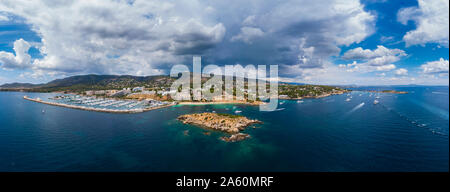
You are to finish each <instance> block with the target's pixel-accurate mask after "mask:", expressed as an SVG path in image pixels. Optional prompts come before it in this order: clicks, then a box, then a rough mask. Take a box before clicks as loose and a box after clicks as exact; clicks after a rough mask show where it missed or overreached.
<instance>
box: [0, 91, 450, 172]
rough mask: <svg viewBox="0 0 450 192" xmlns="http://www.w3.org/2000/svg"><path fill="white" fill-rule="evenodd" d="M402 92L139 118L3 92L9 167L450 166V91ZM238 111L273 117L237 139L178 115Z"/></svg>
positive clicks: (1, 166)
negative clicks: (233, 140)
mask: <svg viewBox="0 0 450 192" xmlns="http://www.w3.org/2000/svg"><path fill="white" fill-rule="evenodd" d="M360 89H368V88H360ZM370 89H374V88H370ZM379 89H382V88H379ZM389 89H392V88H389ZM395 89H396V90H405V91H408V92H410V93H409V94H404V95H401V94H388V93H386V94H377V95H379V96H380V99H378V100H379V101H380V103H379V104H378V105H374V104H373V100H374V99H375V98H374V97H375V95H372V96H371V97H370V96H369V95H370V93H367V92H358V91H354V92H352V93H351V95H352V99H351V101H348V102H346V101H345V99H346V98H347V97H349V96H347V95H336V96H330V97H326V98H321V99H307V100H305V101H304V102H303V103H297V102H296V101H282V102H284V103H283V104H281V105H280V106H279V108H280V110H278V111H274V112H260V111H259V110H258V107H254V106H242V105H238V106H236V107H235V108H234V109H233V105H205V106H174V107H169V108H164V109H159V110H154V111H149V112H145V113H138V114H109V113H99V112H90V111H82V110H75V109H68V108H62V107H56V106H49V105H44V104H40V103H35V102H31V101H27V100H24V99H23V98H22V97H23V96H24V95H28V96H31V97H41V98H45V97H49V96H50V95H51V94H42V93H20V92H0V171H448V170H449V169H448V163H449V136H448V135H449V103H448V102H449V95H448V94H449V88H448V87H396V88H395ZM360 94H361V96H360ZM42 110H45V113H42ZM235 110H241V111H243V112H242V113H241V114H242V115H245V116H248V117H250V118H255V119H258V120H261V121H263V122H264V124H262V125H257V126H256V127H255V128H247V130H246V131H245V132H247V133H249V134H250V135H251V136H252V138H250V139H248V140H244V141H241V142H237V143H226V142H223V141H221V140H219V139H218V138H219V137H220V136H222V135H223V133H219V132H214V131H213V132H212V134H211V135H209V136H207V135H204V134H203V132H205V131H207V130H204V129H201V128H198V127H195V126H191V125H183V124H182V123H180V122H178V121H177V120H176V117H177V116H179V115H181V114H187V113H194V112H205V111H216V112H223V113H233V111H235ZM185 130H189V133H188V135H185V133H184V132H185Z"/></svg>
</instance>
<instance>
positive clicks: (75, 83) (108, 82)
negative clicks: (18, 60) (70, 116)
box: [0, 75, 175, 92]
mask: <svg viewBox="0 0 450 192" xmlns="http://www.w3.org/2000/svg"><path fill="white" fill-rule="evenodd" d="M174 80H175V79H173V78H171V77H169V76H165V75H159V76H145V77H144V76H131V75H78V76H72V77H67V78H64V79H56V80H53V81H50V82H48V83H45V84H31V83H10V84H4V85H1V86H0V89H2V90H17V89H25V90H27V91H39V92H41V91H43V92H49V91H61V90H70V91H84V90H90V89H122V88H126V87H138V86H147V87H166V86H167V85H169V86H170V84H171V83H172V82H173V81H174Z"/></svg>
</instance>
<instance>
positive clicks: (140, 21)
mask: <svg viewBox="0 0 450 192" xmlns="http://www.w3.org/2000/svg"><path fill="white" fill-rule="evenodd" d="M249 10H252V11H249ZM0 12H5V13H7V14H10V15H12V16H14V17H16V16H17V17H19V18H22V19H23V21H24V22H25V23H27V24H29V25H30V26H31V29H32V30H33V31H34V32H36V34H37V35H38V36H39V37H40V38H41V42H42V44H41V46H40V50H41V53H42V55H43V58H39V59H36V60H35V61H34V62H33V70H42V71H46V72H59V73H67V74H85V73H101V74H132V75H137V74H138V75H154V74H161V73H167V72H168V69H169V68H170V66H171V65H174V64H178V63H186V61H189V60H191V56H192V55H194V54H195V55H203V56H206V57H207V58H209V59H210V61H211V62H216V64H219V65H221V64H233V62H242V63H243V64H250V63H253V64H286V65H297V64H298V63H299V60H300V59H303V58H305V59H307V63H305V64H304V65H301V66H300V67H307V68H308V69H310V68H322V67H323V66H322V64H323V63H324V62H322V61H323V60H328V59H329V57H330V56H334V55H338V54H339V51H340V49H339V46H342V45H350V44H353V43H359V42H361V41H362V40H364V39H365V38H366V37H367V36H369V35H371V34H372V33H373V32H374V24H375V16H374V15H372V14H371V13H370V12H367V11H365V10H364V5H363V4H361V3H360V2H359V1H358V0H349V1H345V2H343V1H340V0H327V1H326V2H322V3H320V4H318V3H317V2H312V1H307V0H302V1H299V0H288V1H273V2H265V3H264V4H260V3H258V6H256V5H255V2H252V1H238V0H235V1H233V0H232V1H190V0H178V1H162V0H152V1H147V0H146V1H144V0H135V1H121V0H118V1H117V0H110V1H106V0H91V1H45V0H41V1H39V0H36V1H27V0H2V1H1V2H0ZM233 37H234V41H224V39H233ZM238 40H241V41H244V42H247V43H246V44H245V45H240V44H239V42H238ZM250 42H251V44H250ZM302 42H303V46H300V44H301V43H302ZM236 44H239V45H236ZM309 49H313V50H314V51H313V55H306V54H307V53H308V51H309ZM299 58H300V59H299ZM261 61H265V62H267V63H262V62H261ZM303 61H306V60H303ZM221 62H222V63H221Z"/></svg>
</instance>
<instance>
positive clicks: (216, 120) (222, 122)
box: [177, 113, 262, 142]
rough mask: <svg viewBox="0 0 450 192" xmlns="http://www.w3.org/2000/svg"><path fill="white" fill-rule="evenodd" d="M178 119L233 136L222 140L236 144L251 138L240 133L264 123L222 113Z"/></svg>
mask: <svg viewBox="0 0 450 192" xmlns="http://www.w3.org/2000/svg"><path fill="white" fill-rule="evenodd" d="M177 119H178V120H180V121H181V122H182V123H184V124H192V125H197V126H201V127H206V128H209V129H214V130H218V131H222V132H226V133H229V134H232V135H231V136H230V137H221V138H220V139H222V140H223V141H226V142H235V141H240V140H243V139H246V138H249V137H250V136H249V135H248V134H245V133H240V131H242V130H244V129H245V128H246V127H247V126H249V125H252V124H256V123H262V122H261V121H258V120H252V119H248V118H246V117H244V116H239V115H231V114H220V113H194V114H187V115H181V116H179V117H178V118H177Z"/></svg>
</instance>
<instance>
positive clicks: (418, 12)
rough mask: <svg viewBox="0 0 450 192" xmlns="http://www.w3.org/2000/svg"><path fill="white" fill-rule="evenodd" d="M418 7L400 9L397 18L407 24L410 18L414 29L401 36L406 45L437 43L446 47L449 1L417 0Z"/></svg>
mask: <svg viewBox="0 0 450 192" xmlns="http://www.w3.org/2000/svg"><path fill="white" fill-rule="evenodd" d="M418 2H419V6H418V7H408V8H403V9H401V10H400V11H399V12H398V14H397V20H398V21H399V22H401V23H402V24H405V25H406V24H407V23H408V21H410V20H412V21H414V22H415V24H416V26H417V27H416V29H415V30H412V31H409V32H407V33H406V34H405V36H404V37H403V40H404V41H405V43H406V46H411V45H417V44H420V45H425V44H426V43H438V44H440V45H443V46H446V47H448V43H449V41H448V34H449V1H448V0H419V1H418Z"/></svg>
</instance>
